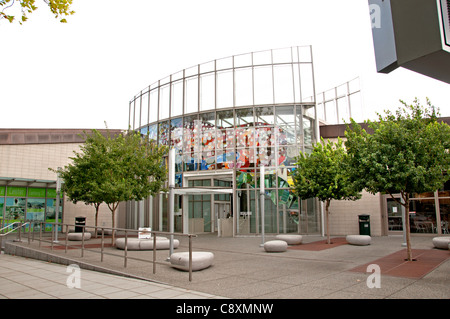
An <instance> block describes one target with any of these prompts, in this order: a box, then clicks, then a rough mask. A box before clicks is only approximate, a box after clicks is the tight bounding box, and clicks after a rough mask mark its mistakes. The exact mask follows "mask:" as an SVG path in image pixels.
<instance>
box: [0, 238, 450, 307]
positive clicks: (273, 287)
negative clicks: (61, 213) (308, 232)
mask: <svg viewBox="0 0 450 319" xmlns="http://www.w3.org/2000/svg"><path fill="white" fill-rule="evenodd" d="M265 239H266V241H267V240H271V239H273V238H271V237H270V236H266V238H265ZM96 240H97V239H91V240H89V245H90V247H91V248H90V250H87V251H85V252H84V256H83V257H81V256H80V250H79V249H68V250H67V251H65V249H64V246H63V245H64V240H63V239H62V238H61V239H60V242H61V245H60V246H59V247H57V246H54V247H53V249H52V248H51V246H50V245H49V244H48V243H42V244H41V246H40V247H39V245H38V243H37V242H36V241H34V242H31V243H30V244H28V243H27V241H26V240H24V241H23V242H22V243H11V246H8V247H10V248H14V250H12V251H13V253H14V254H16V255H19V252H20V253H21V254H22V253H23V252H24V251H25V250H30V251H32V252H31V253H32V254H34V255H35V256H36V258H40V259H46V258H50V257H52V258H53V260H55V261H59V262H61V263H65V264H66V265H69V264H79V265H80V267H81V270H80V272H81V286H80V288H68V286H67V280H68V278H69V276H70V275H71V273H70V272H69V273H68V272H66V271H67V269H68V268H67V266H62V265H56V264H53V263H48V262H45V261H36V260H32V259H23V258H22V257H21V258H19V257H14V256H9V255H5V254H2V255H1V256H0V278H1V280H2V282H1V283H0V295H1V296H4V297H6V298H28V297H27V296H29V295H30V296H32V295H33V293H31V291H30V289H31V290H34V291H35V292H36V294H34V295H33V296H41V298H64V297H66V298H163V299H165V298H180V299H184V298H186V299H187V298H206V299H213V298H231V299H255V298H256V299H449V298H450V276H449V274H450V258H449V257H450V251H448V250H437V249H435V248H434V247H433V244H432V237H431V236H413V237H412V239H411V240H412V247H413V257H417V259H420V261H421V262H415V261H412V262H407V263H405V261H404V258H405V257H406V252H405V247H404V246H402V241H403V240H402V236H381V237H372V243H371V245H369V246H354V245H349V244H345V243H342V242H339V244H336V245H331V246H329V247H325V248H326V249H324V247H323V240H324V237H321V236H303V244H302V245H305V246H304V248H307V249H298V248H300V247H290V249H288V250H287V251H285V252H282V253H267V252H265V251H264V249H263V248H262V247H261V238H260V237H239V238H219V237H217V236H216V235H214V234H201V235H199V236H198V237H196V238H194V239H193V250H194V251H210V252H212V253H213V254H214V262H213V265H212V266H211V267H209V268H207V269H204V270H201V271H196V272H194V273H193V276H192V277H193V278H192V281H189V276H188V273H187V272H184V271H180V270H177V269H174V268H173V267H171V266H170V263H168V262H167V261H166V260H167V257H168V254H169V251H168V250H160V251H157V254H156V258H157V261H158V264H157V267H156V273H153V271H152V264H151V263H149V261H151V260H152V251H128V252H127V254H128V257H129V258H130V259H128V261H127V263H126V267H125V265H124V259H123V256H124V251H123V250H118V249H116V248H114V247H111V246H110V245H109V246H108V245H105V246H106V247H105V252H107V253H108V255H105V257H104V260H103V261H101V259H100V254H99V253H98V248H95V247H99V244H98V241H96ZM179 240H180V245H179V247H178V248H177V249H176V252H177V251H186V250H187V247H188V243H187V239H186V238H183V237H180V238H179ZM336 242H337V241H336ZM78 243H79V242H78ZM78 243H72V244H78ZM314 243H320V246H321V247H320V248H319V245H316V247H317V248H316V249H314V248H313V247H314V246H315V245H314ZM86 244H87V243H86ZM296 248H297V249H296ZM96 249H97V251H96V252H94V250H96ZM424 251H432V252H433V253H432V254H427V253H424ZM416 252H419V253H418V254H417V255H416V256H414V254H415V253H416ZM436 254H438V255H439V258H438V259H439V260H436V258H435V257H436ZM387 256H388V257H389V258H393V257H392V256H396V257H395V258H397V259H399V260H397V261H396V262H397V263H398V264H399V265H400V264H401V265H402V267H397V266H392V262H390V263H388V264H389V265H390V267H391V268H389V269H390V270H389V271H388V272H386V271H385V270H384V269H381V272H380V273H379V274H376V273H373V272H372V270H371V269H373V268H370V267H368V266H369V265H373V264H376V263H377V262H378V263H380V265H379V266H380V267H382V268H383V267H384V265H385V264H386V263H385V262H384V261H383V263H382V262H381V261H382V260H384V259H383V258H385V257H387ZM427 256H431V257H430V258H431V259H426V258H428V257H427ZM131 258H135V259H131ZM391 261H392V260H391ZM423 262H425V264H427V267H428V268H427V269H426V270H425V271H424V272H421V275H420V276H413V277H411V276H408V274H410V273H411V271H414V269H415V268H417V267H423V265H424V263H423ZM28 263H29V264H28ZM405 265H406V266H407V267H406V268H405ZM48 268H50V269H48ZM393 268H395V271H393V270H391V269H393ZM87 269H91V270H87ZM402 269H407V270H405V271H403V270H402ZM92 270H96V271H92ZM105 271H107V272H110V274H106V273H105ZM52 273H54V274H55V275H54V276H52V275H51V274H52ZM111 273H113V274H115V275H112V274H111ZM120 274H122V276H118V275H120ZM391 274H392V275H391ZM44 275H45V276H44ZM376 275H379V277H378V283H379V285H378V286H377V285H371V284H369V280H371V281H373V278H374V276H376ZM126 276H128V277H133V278H126ZM71 278H73V277H71ZM30 282H32V284H30ZM8 284H9V285H8ZM27 290H28V292H26V291H27ZM54 291H59V292H60V293H55V292H54Z"/></svg>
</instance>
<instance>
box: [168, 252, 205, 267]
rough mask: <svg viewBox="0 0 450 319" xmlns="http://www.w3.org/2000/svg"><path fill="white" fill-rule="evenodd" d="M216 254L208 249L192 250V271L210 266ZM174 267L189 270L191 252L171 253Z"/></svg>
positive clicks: (171, 262) (171, 261)
mask: <svg viewBox="0 0 450 319" xmlns="http://www.w3.org/2000/svg"><path fill="white" fill-rule="evenodd" d="M213 260H214V254H213V253H211V252H207V251H194V252H192V271H198V270H202V269H205V268H208V267H209V266H211V265H212V262H213ZM170 264H171V265H172V267H174V268H177V269H181V270H185V271H189V252H181V253H174V254H172V255H170Z"/></svg>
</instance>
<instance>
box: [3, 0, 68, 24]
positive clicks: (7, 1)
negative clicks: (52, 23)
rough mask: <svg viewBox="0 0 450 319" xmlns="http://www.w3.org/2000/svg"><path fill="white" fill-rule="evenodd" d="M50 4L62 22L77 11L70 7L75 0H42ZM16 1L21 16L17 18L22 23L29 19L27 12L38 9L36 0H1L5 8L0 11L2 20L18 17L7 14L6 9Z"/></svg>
mask: <svg viewBox="0 0 450 319" xmlns="http://www.w3.org/2000/svg"><path fill="white" fill-rule="evenodd" d="M42 1H43V2H45V4H46V5H48V7H49V9H50V11H51V12H52V13H53V15H54V16H55V18H61V20H60V22H61V23H66V22H67V20H66V18H64V17H66V16H69V15H72V14H74V13H75V11H73V10H71V9H70V6H71V5H72V1H73V0H42ZM16 2H18V3H19V4H20V10H21V17H20V19H19V20H17V21H18V22H19V23H20V24H22V23H23V22H25V21H27V20H28V17H27V14H28V13H33V12H34V11H36V10H37V9H38V7H37V6H36V5H35V4H36V0H17V1H16V0H0V7H1V8H3V9H2V11H1V12H0V20H1V19H2V18H5V19H7V20H8V21H9V22H11V23H12V22H14V21H15V20H16V17H15V16H14V15H12V14H7V13H5V12H4V11H5V10H6V12H8V9H10V8H12V7H13V6H14V5H15V4H16Z"/></svg>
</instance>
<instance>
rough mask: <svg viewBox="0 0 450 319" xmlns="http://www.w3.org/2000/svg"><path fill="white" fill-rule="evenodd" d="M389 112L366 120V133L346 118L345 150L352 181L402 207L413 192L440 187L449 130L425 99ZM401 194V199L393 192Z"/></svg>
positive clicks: (449, 160)
mask: <svg viewBox="0 0 450 319" xmlns="http://www.w3.org/2000/svg"><path fill="white" fill-rule="evenodd" d="M401 103H402V104H403V107H399V108H398V110H397V111H396V112H395V113H393V112H391V111H385V115H384V116H383V115H380V114H378V121H366V123H367V124H368V128H369V129H370V130H371V131H372V132H371V133H368V132H367V131H366V130H365V129H363V128H362V127H361V125H359V124H358V123H356V122H355V121H353V120H351V123H350V124H349V125H348V126H347V130H346V133H345V136H346V138H347V140H346V142H345V146H346V149H347V153H348V154H349V156H350V158H349V160H350V162H349V163H350V165H349V171H350V173H351V176H352V180H353V181H354V182H355V183H357V184H358V185H359V186H358V187H360V188H363V189H366V190H367V191H368V192H370V193H372V194H375V193H378V192H381V193H386V194H390V195H391V197H392V198H393V199H394V200H396V201H398V202H399V203H400V204H402V205H403V206H404V207H405V211H406V214H405V216H409V198H410V196H411V194H413V193H422V192H429V191H435V190H437V189H439V188H440V187H442V186H443V184H444V183H445V181H446V180H448V178H449V175H448V174H447V172H448V171H449V169H450V154H449V149H450V127H449V126H448V125H447V124H445V123H443V122H441V123H439V122H438V120H437V112H436V110H435V108H434V107H433V106H432V105H431V103H430V101H429V100H428V99H427V106H422V105H421V104H420V103H419V101H418V100H417V99H415V100H414V102H413V104H411V105H408V104H407V103H405V102H403V101H401ZM398 193H399V194H400V195H401V200H399V199H397V198H395V197H394V196H393V194H398ZM405 225H406V226H405V228H406V241H407V254H408V260H412V257H411V244H410V227H409V218H405Z"/></svg>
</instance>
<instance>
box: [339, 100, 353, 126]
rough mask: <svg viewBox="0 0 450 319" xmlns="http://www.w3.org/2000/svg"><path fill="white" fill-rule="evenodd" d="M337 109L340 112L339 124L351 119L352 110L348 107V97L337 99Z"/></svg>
mask: <svg viewBox="0 0 450 319" xmlns="http://www.w3.org/2000/svg"><path fill="white" fill-rule="evenodd" d="M336 103H337V109H338V113H339V118H338V119H337V120H338V124H344V121H345V122H347V123H348V122H349V121H350V110H349V108H348V102H347V97H343V98H340V99H337V100H336Z"/></svg>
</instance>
